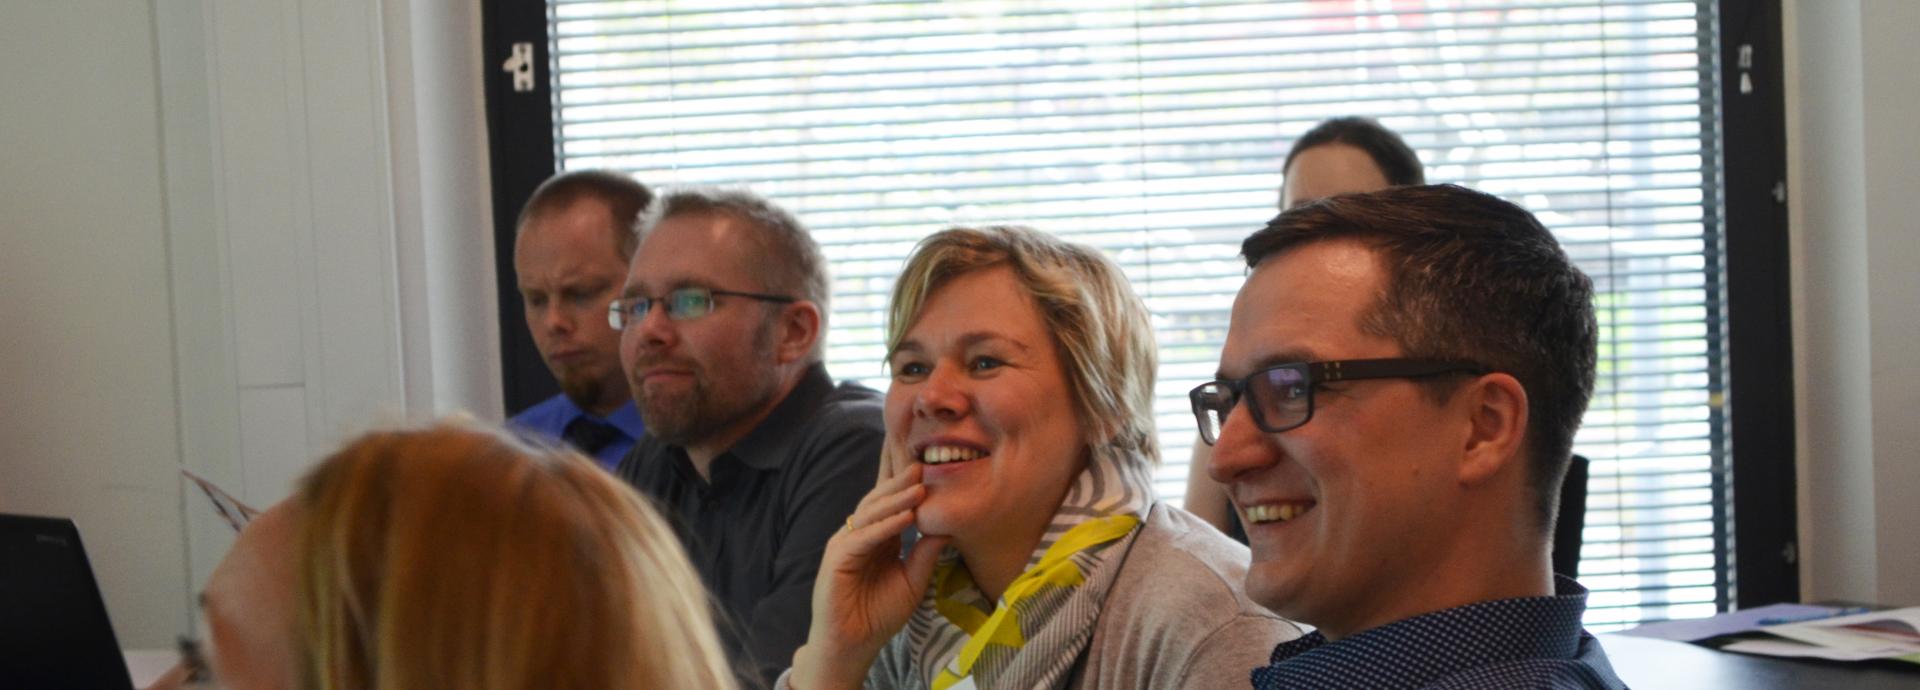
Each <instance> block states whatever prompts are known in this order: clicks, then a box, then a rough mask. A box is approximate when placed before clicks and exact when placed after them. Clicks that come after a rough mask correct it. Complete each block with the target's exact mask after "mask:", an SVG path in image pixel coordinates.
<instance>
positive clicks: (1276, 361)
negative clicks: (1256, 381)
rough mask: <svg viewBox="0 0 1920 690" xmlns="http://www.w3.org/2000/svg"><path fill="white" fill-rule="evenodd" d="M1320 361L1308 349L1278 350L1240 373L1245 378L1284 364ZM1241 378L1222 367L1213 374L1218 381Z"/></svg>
mask: <svg viewBox="0 0 1920 690" xmlns="http://www.w3.org/2000/svg"><path fill="white" fill-rule="evenodd" d="M1318 361H1320V360H1319V358H1318V357H1316V356H1314V354H1313V351H1312V350H1309V349H1306V348H1292V349H1286V350H1278V351H1275V352H1269V353H1267V354H1265V355H1262V356H1261V357H1260V358H1259V359H1256V360H1253V366H1250V367H1247V369H1246V371H1244V372H1241V373H1240V376H1245V375H1247V374H1251V373H1253V372H1256V371H1260V370H1261V369H1269V368H1272V367H1277V366H1280V365H1282V364H1300V363H1303V362H1318ZM1240 376H1234V375H1231V374H1229V373H1227V368H1226V367H1224V366H1223V367H1220V368H1219V369H1218V370H1215V371H1214V372H1213V378H1214V379H1215V380H1218V381H1226V380H1230V379H1237V378H1240Z"/></svg>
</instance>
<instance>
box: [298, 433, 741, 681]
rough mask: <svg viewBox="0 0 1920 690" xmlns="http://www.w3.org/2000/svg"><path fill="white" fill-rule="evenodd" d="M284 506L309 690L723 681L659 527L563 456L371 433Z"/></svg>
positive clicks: (692, 587) (512, 445)
mask: <svg viewBox="0 0 1920 690" xmlns="http://www.w3.org/2000/svg"><path fill="white" fill-rule="evenodd" d="M296 500H297V501H298V502H299V504H300V506H301V508H302V509H303V513H302V520H303V524H302V526H301V527H300V530H299V536H298V537H297V541H296V544H297V552H296V553H297V554H298V556H297V558H298V560H297V565H296V567H297V568H298V575H297V576H296V585H295V586H296V590H295V591H296V599H295V603H296V607H297V609H298V614H297V620H298V625H299V628H300V633H301V634H300V635H299V637H298V639H300V640H301V644H302V646H303V647H304V648H303V649H302V658H301V662H300V663H301V673H300V677H301V679H302V686H303V687H305V688H309V689H311V690H348V689H353V690H386V689H397V688H422V687H457V688H475V689H501V690H504V689H509V688H512V689H522V688H582V689H585V688H594V689H610V690H617V689H621V688H669V687H671V688H731V687H733V685H734V680H733V678H734V677H733V675H732V673H731V671H730V670H729V668H728V666H727V662H726V657H725V654H724V653H723V652H722V650H721V646H720V641H719V638H718V636H717V634H716V633H715V632H714V624H713V620H712V617H711V614H710V613H709V610H710V606H709V603H708V599H707V595H706V592H705V589H704V588H703V587H702V586H701V584H700V580H699V578H698V577H697V576H696V575H695V573H694V571H693V568H692V566H691V565H689V563H688V562H687V557H686V554H685V553H684V552H683V551H682V550H681V547H680V544H679V541H678V539H677V538H676V537H675V536H674V533H673V531H672V529H671V528H670V527H669V526H668V524H667V523H666V521H665V520H663V519H662V518H661V517H660V516H659V514H657V513H656V512H655V511H654V510H653V509H651V508H650V507H648V505H647V504H646V503H645V502H644V499H642V498H641V497H640V496H639V495H638V494H636V493H634V492H633V491H632V490H631V489H629V488H627V487H626V486H624V485H622V484H620V483H619V481H618V480H616V479H614V478H613V477H612V476H610V475H608V474H607V473H606V472H604V471H602V470H600V469H599V468H597V467H595V466H593V464H592V462H591V461H589V460H587V459H586V458H584V457H582V456H580V455H578V454H575V453H573V452H571V451H567V450H561V449H556V448H533V447H530V446H528V445H527V444H524V443H522V442H520V441H517V440H515V439H513V438H510V437H508V436H506V435H505V434H503V433H501V432H498V431H493V430H489V429H483V428H480V427H477V426H473V425H468V424H449V423H442V424H440V425H438V426H434V427H431V428H427V429H420V430H403V431H382V432H374V433H369V434H367V435H365V436H362V437H360V438H359V439H357V440H355V441H354V442H352V443H350V444H348V445H347V446H346V447H345V448H344V449H342V450H340V451H339V452H338V453H335V454H334V455H333V456H332V457H330V458H327V459H326V460H325V461H324V462H323V463H321V465H320V466H319V467H318V468H316V469H315V470H314V471H313V472H312V473H311V474H309V475H308V476H307V477H306V479H305V480H304V481H303V482H302V485H301V489H300V492H299V495H298V496H297V497H296Z"/></svg>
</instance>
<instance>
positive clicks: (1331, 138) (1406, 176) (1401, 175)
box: [1280, 117, 1427, 187]
mask: <svg viewBox="0 0 1920 690" xmlns="http://www.w3.org/2000/svg"><path fill="white" fill-rule="evenodd" d="M1334 143H1339V144H1346V145H1348V146H1352V147H1354V148H1358V149H1360V150H1362V151H1365V152H1367V157H1368V158H1372V159H1373V165H1374V167H1377V168H1379V169H1380V174H1381V175H1383V176H1385V177H1386V178H1387V184H1390V185H1393V186H1395V187H1398V186H1401V185H1410V184H1426V183H1427V174H1426V171H1425V169H1424V168H1423V167H1422V166H1421V165H1420V155H1419V154H1417V153H1414V152H1413V149H1412V148H1411V147H1409V146H1407V142H1406V141H1404V140H1402V139H1401V138H1400V135H1398V134H1394V133H1393V130H1391V129H1387V128H1386V127H1383V126H1381V125H1380V123H1379V122H1375V121H1374V120H1373V119H1372V118H1366V117H1336V118H1333V119H1331V120H1327V121H1325V122H1322V123H1320V124H1317V125H1314V126H1313V129H1309V130H1307V133H1306V134H1302V135H1300V138H1299V139H1295V140H1293V148H1292V149H1289V150H1288V151H1287V162H1286V163H1284V164H1282V165H1281V166H1280V171H1281V172H1283V173H1284V172H1286V171H1288V170H1292V169H1293V159H1294V157H1295V156H1298V155H1300V152H1301V151H1305V150H1307V149H1310V148H1313V147H1315V146H1319V145H1321V144H1334Z"/></svg>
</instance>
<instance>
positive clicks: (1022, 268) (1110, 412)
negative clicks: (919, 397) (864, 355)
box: [887, 226, 1160, 463]
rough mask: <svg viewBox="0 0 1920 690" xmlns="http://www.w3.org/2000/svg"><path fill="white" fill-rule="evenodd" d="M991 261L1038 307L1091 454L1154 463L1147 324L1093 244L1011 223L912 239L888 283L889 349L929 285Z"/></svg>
mask: <svg viewBox="0 0 1920 690" xmlns="http://www.w3.org/2000/svg"><path fill="white" fill-rule="evenodd" d="M995 266H1006V267H1008V268H1010V269H1012V270H1013V274H1014V276H1015V278H1016V279H1017V280H1019V281H1020V286H1021V287H1022V288H1023V289H1025V290H1026V291H1027V293H1028V294H1030V295H1032V296H1033V301H1034V304H1035V305H1036V306H1037V307H1038V308H1039V309H1040V316H1041V319H1043V320H1044V321H1045V323H1046V325H1047V330H1048V331H1049V332H1051V333H1052V334H1053V339H1054V346H1055V347H1056V348H1057V350H1058V352H1059V355H1060V361H1061V363H1062V366H1064V367H1065V368H1066V378H1067V383H1068V385H1069V386H1071V387H1072V389H1073V390H1072V391H1071V393H1072V394H1073V402H1074V407H1075V412H1076V413H1077V414H1078V416H1079V418H1080V423H1081V426H1082V427H1083V428H1085V429H1086V430H1087V434H1088V439H1087V446H1088V448H1089V449H1091V450H1092V451H1094V454H1095V457H1103V456H1104V457H1109V458H1112V459H1126V458H1141V459H1144V460H1145V461H1146V462H1147V463H1158V462H1159V460H1160V449H1159V442H1158V439H1157V438H1156V437H1155V433H1154V422H1153V382H1154V376H1155V375H1156V373H1157V369H1158V365H1159V355H1158V353H1157V350H1156V349H1155V346H1154V342H1153V325H1152V322H1151V320H1150V319H1149V317H1148V316H1147V306H1146V304H1145V303H1143V302H1141V301H1140V297H1139V295H1136V294H1134V292H1133V286H1132V285H1131V284H1129V283H1128V282H1127V277H1126V275H1125V274H1124V273H1122V272H1121V271H1120V267H1119V266H1118V265H1115V264H1114V263H1113V261H1112V260H1110V259H1108V258H1107V257H1106V256H1105V255H1104V254H1101V253H1100V251H1099V250H1097V249H1094V248H1092V247H1087V246H1084V245H1079V244H1074V243H1071V242H1066V241H1063V240H1061V239H1059V238H1057V237H1054V236H1052V235H1048V234H1046V233H1043V232H1040V231H1038V230H1034V229H1032V228H1026V227H1019V226H992V227H985V228H952V229H948V230H942V231H940V232H937V233H934V234H933V235H931V236H928V237H927V238H926V239H924V240H921V241H920V244H919V245H918V246H916V247H914V251H913V255H912V256H911V257H908V259H907V266H906V269H905V270H904V271H902V272H901V274H900V280H899V282H897V283H894V287H893V301H892V303H891V305H890V306H889V307H888V314H887V351H888V352H889V353H891V352H893V351H894V350H896V349H898V348H899V347H900V342H901V341H902V340H904V339H905V338H906V334H907V329H908V328H910V327H911V326H912V325H913V322H914V321H915V320H916V319H918V318H919V316H920V310H921V309H922V308H923V307H924V306H926V302H927V299H928V298H929V297H931V296H932V295H933V293H935V292H938V291H939V290H940V288H941V287H943V286H945V285H946V284H947V283H949V282H952V281H953V279H954V278H957V277H959V276H962V275H965V274H968V273H972V272H974V271H978V270H982V269H986V268H992V267H995ZM1134 462H1138V460H1134Z"/></svg>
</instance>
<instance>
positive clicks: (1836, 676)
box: [1596, 635, 1920, 690]
mask: <svg viewBox="0 0 1920 690" xmlns="http://www.w3.org/2000/svg"><path fill="white" fill-rule="evenodd" d="M1596 637H1598V638H1599V639H1600V645H1601V647H1602V648H1604V649H1606V650H1607V659H1608V660H1609V661H1611V662H1612V663H1613V670H1614V671H1615V672H1617V673H1619V675H1620V679H1621V680H1624V681H1626V682H1627V686H1628V687H1631V688H1633V689H1634V690H1665V689H1667V688H1673V689H1675V690H1679V689H1681V688H1685V689H1686V690H1696V689H1702V688H1742V689H1745V688H1754V689H1755V690H1761V689H1764V688H1842V689H1844V690H1878V689H1879V688H1900V689H1901V690H1916V689H1920V665H1916V664H1909V663H1905V662H1900V661H1869V662H1841V661H1825V660H1821V659H1781V658H1775V657H1765V656H1755V655H1751V654H1735V653H1733V652H1720V651H1715V650H1712V649H1707V648H1705V647H1700V646H1696V645H1691V644H1686V643H1684V642H1672V641H1668V640H1656V639H1651V638H1645V637H1632V636H1629V635H1597V636H1596Z"/></svg>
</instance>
